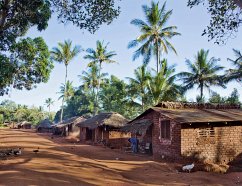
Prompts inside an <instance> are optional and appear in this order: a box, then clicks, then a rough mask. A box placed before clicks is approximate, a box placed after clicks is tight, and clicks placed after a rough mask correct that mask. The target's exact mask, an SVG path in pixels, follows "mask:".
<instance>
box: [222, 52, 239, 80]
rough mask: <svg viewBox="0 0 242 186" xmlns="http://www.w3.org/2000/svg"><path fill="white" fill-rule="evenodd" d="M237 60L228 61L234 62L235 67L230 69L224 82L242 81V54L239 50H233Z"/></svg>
mask: <svg viewBox="0 0 242 186" xmlns="http://www.w3.org/2000/svg"><path fill="white" fill-rule="evenodd" d="M233 51H234V54H235V57H236V59H235V60H232V59H228V60H229V61H230V62H232V65H233V66H234V67H235V68H234V69H229V70H227V71H226V75H225V78H224V80H225V81H226V82H229V81H232V80H236V81H238V82H241V81H242V54H241V52H240V51H239V50H235V49H233Z"/></svg>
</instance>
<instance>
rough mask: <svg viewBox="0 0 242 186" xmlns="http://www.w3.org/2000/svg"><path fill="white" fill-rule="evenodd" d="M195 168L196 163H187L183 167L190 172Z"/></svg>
mask: <svg viewBox="0 0 242 186" xmlns="http://www.w3.org/2000/svg"><path fill="white" fill-rule="evenodd" d="M193 168H194V163H192V164H190V165H185V166H183V167H182V170H183V171H188V172H189V173H190V172H191V170H192V169H193Z"/></svg>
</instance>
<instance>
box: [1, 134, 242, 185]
mask: <svg viewBox="0 0 242 186" xmlns="http://www.w3.org/2000/svg"><path fill="white" fill-rule="evenodd" d="M10 147H15V148H17V147H22V148H24V149H23V153H22V155H20V156H11V157H8V159H4V160H1V159H0V185H9V186H11V185H14V186H21V185H46V186H50V185H51V186H54V185H57V186H61V185H65V186H66V185H72V186H75V185H113V186H116V185H117V186H119V185H125V186H126V185H127V186H128V185H167V186H178V185H228V186H233V185H240V184H241V185H242V172H231V173H228V174H218V173H209V172H201V171H197V172H193V173H190V174H189V173H181V172H178V171H177V170H176V169H175V167H176V165H175V164H172V163H161V162H155V161H152V160H151V158H150V157H143V156H135V155H131V154H126V153H124V152H121V151H119V150H111V149H108V148H104V147H100V146H90V145H84V144H80V143H76V144H74V143H67V142H65V141H63V140H62V139H60V138H54V139H51V138H50V136H48V135H46V134H37V133H34V132H33V131H27V130H25V131H20V130H11V129H0V149H6V148H10ZM37 147H39V148H40V152H39V153H37V154H35V153H33V150H34V149H37Z"/></svg>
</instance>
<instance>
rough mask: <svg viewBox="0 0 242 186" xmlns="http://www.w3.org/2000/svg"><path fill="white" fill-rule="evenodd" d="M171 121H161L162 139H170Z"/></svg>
mask: <svg viewBox="0 0 242 186" xmlns="http://www.w3.org/2000/svg"><path fill="white" fill-rule="evenodd" d="M170 127H171V126H170V120H163V121H161V138H164V139H170V137H171V134H170V133H171V131H170Z"/></svg>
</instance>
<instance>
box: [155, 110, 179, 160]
mask: <svg viewBox="0 0 242 186" xmlns="http://www.w3.org/2000/svg"><path fill="white" fill-rule="evenodd" d="M162 120H170V119H169V118H167V117H165V116H163V115H161V114H160V113H157V112H156V113H154V117H153V123H154V125H153V130H152V134H153V135H152V145H153V156H154V158H155V159H160V158H161V157H164V158H171V159H177V158H179V157H180V155H181V151H180V149H181V132H180V131H181V130H180V129H181V125H180V124H178V123H176V122H175V121H173V120H170V122H171V123H170V126H171V127H170V132H171V135H170V136H171V138H170V139H162V138H161V136H160V130H161V121H162Z"/></svg>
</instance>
